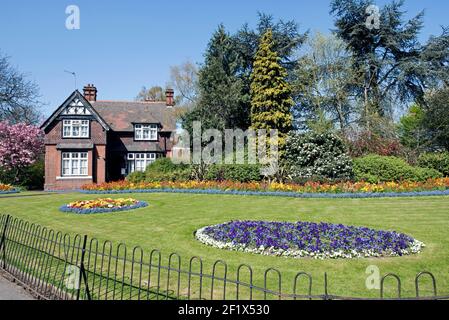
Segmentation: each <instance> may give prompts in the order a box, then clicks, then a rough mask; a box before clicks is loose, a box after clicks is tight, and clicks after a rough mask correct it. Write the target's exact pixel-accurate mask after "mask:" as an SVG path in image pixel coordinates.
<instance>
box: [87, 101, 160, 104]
mask: <svg viewBox="0 0 449 320" xmlns="http://www.w3.org/2000/svg"><path fill="white" fill-rule="evenodd" d="M96 102H118V103H141V104H162V103H163V104H165V103H166V102H165V101H162V100H161V101H130V100H96V101H90V103H94V104H95V103H96Z"/></svg>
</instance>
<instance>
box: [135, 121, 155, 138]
mask: <svg viewBox="0 0 449 320" xmlns="http://www.w3.org/2000/svg"><path fill="white" fill-rule="evenodd" d="M157 134H158V126H157V124H142V123H140V124H135V125H134V140H136V141H157Z"/></svg>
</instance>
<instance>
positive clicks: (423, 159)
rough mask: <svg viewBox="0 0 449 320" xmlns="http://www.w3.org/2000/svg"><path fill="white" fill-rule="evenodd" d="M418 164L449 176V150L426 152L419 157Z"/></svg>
mask: <svg viewBox="0 0 449 320" xmlns="http://www.w3.org/2000/svg"><path fill="white" fill-rule="evenodd" d="M418 165H419V166H420V167H423V168H431V169H435V170H437V171H439V172H441V173H442V174H443V175H444V176H445V177H449V152H439V153H424V154H422V155H420V156H419V158H418Z"/></svg>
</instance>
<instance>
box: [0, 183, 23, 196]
mask: <svg viewBox="0 0 449 320" xmlns="http://www.w3.org/2000/svg"><path fill="white" fill-rule="evenodd" d="M18 192H19V190H17V189H15V188H14V187H13V186H11V185H9V184H3V183H0V194H8V193H18Z"/></svg>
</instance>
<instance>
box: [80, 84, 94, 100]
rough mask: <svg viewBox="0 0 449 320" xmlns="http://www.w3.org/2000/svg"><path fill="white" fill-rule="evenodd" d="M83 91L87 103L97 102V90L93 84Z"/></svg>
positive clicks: (85, 87)
mask: <svg viewBox="0 0 449 320" xmlns="http://www.w3.org/2000/svg"><path fill="white" fill-rule="evenodd" d="M83 91H84V98H86V100H87V101H97V88H96V87H95V86H94V85H93V84H90V83H89V84H87V85H86V86H84V88H83Z"/></svg>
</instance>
